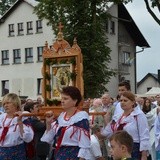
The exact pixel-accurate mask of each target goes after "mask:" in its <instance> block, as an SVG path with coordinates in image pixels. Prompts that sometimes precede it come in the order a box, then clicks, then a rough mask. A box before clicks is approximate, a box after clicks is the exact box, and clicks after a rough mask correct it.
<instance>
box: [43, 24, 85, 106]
mask: <svg viewBox="0 0 160 160" xmlns="http://www.w3.org/2000/svg"><path fill="white" fill-rule="evenodd" d="M58 28H59V32H58V35H57V38H56V41H55V42H54V43H53V44H52V45H51V46H49V45H48V43H47V42H46V44H45V47H44V51H43V55H42V56H43V67H42V75H43V82H42V96H43V98H44V105H45V107H53V106H57V105H60V99H61V97H60V91H61V89H62V87H64V86H70V85H71V86H76V87H78V88H79V90H80V92H81V94H82V96H83V95H84V88H83V58H82V53H81V49H80V47H79V46H78V44H77V40H76V38H74V40H73V45H72V46H70V44H69V43H68V42H67V41H66V40H65V39H64V38H63V32H62V28H63V26H62V25H61V23H59V26H58Z"/></svg>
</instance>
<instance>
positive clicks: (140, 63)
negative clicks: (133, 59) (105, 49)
mask: <svg viewBox="0 0 160 160" xmlns="http://www.w3.org/2000/svg"><path fill="white" fill-rule="evenodd" d="M126 8H127V10H128V12H129V13H130V15H131V16H132V18H133V20H134V21H135V23H136V24H137V26H138V28H139V29H140V31H141V33H142V34H143V36H144V37H145V39H146V40H147V42H148V43H149V45H150V46H151V48H147V49H145V50H144V52H141V53H138V54H137V81H139V80H141V79H142V78H143V77H144V76H145V75H147V74H148V73H155V74H157V73H158V69H160V26H159V25H158V24H157V23H156V22H155V21H154V20H153V18H152V17H151V15H150V14H149V13H148V11H147V9H146V7H145V3H144V0H133V2H132V3H129V4H127V5H126ZM157 15H159V17H160V13H159V12H157ZM137 50H141V48H137Z"/></svg>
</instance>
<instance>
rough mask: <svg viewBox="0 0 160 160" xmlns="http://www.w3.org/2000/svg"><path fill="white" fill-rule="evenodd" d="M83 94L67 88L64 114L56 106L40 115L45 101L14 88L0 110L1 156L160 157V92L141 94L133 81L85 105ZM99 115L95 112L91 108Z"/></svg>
mask: <svg viewBox="0 0 160 160" xmlns="http://www.w3.org/2000/svg"><path fill="white" fill-rule="evenodd" d="M81 101H82V96H81V93H80V91H79V89H78V88H76V87H73V86H67V87H64V88H62V91H61V106H62V108H63V109H64V112H62V113H61V114H60V115H59V116H58V117H55V114H54V112H53V111H47V112H46V113H45V120H43V121H42V120H41V119H40V118H39V117H36V116H32V117H24V116H23V113H38V111H39V109H40V107H42V106H43V102H42V99H41V98H37V100H36V101H33V100H32V99H27V101H25V102H23V104H21V100H20V98H19V96H18V95H16V94H15V93H8V94H7V95H5V96H4V98H3V100H2V106H3V110H1V114H0V159H2V160H3V159H4V160H5V159H6V160H158V158H159V156H160V113H159V112H160V94H159V95H157V96H156V97H149V96H148V97H137V96H136V95H135V94H134V93H132V92H131V90H130V84H129V83H128V82H126V81H125V82H121V83H119V85H118V94H117V97H116V98H112V97H111V96H110V94H109V92H108V93H104V94H103V95H102V96H101V97H95V98H94V99H87V100H86V101H84V103H83V105H85V106H86V105H87V106H88V107H89V114H88V113H87V112H86V111H82V110H80V108H81V107H80V108H79V104H80V102H81ZM95 112H96V113H99V114H91V113H95Z"/></svg>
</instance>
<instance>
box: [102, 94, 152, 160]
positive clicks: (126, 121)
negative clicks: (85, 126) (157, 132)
mask: <svg viewBox="0 0 160 160" xmlns="http://www.w3.org/2000/svg"><path fill="white" fill-rule="evenodd" d="M120 103H121V107H122V109H123V111H124V112H123V114H121V115H120V116H119V118H118V120H117V121H112V122H110V123H108V124H107V126H106V127H105V128H104V129H103V130H102V134H103V135H104V136H107V137H110V136H111V135H112V134H113V133H114V132H116V131H117V130H125V131H127V132H128V133H129V134H130V135H131V136H132V138H133V141H134V147H133V152H132V157H133V158H135V159H136V160H147V151H148V150H150V142H149V128H148V123H147V119H146V116H145V114H144V113H143V112H142V111H141V110H140V109H139V108H138V107H137V106H136V102H135V95H134V94H133V93H131V92H130V91H126V92H124V93H123V94H122V95H121V97H120Z"/></svg>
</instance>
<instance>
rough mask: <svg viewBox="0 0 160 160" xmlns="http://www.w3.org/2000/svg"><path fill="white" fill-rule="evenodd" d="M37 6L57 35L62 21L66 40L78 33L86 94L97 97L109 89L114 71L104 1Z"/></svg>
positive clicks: (51, 1) (57, 0)
mask: <svg viewBox="0 0 160 160" xmlns="http://www.w3.org/2000/svg"><path fill="white" fill-rule="evenodd" d="M39 2H40V3H39V4H38V6H37V7H36V8H35V13H37V14H38V15H39V18H41V19H43V18H45V19H47V20H48V24H50V25H52V28H53V30H54V31H55V33H56V34H57V25H58V22H59V21H61V22H62V23H63V24H64V26H65V28H64V34H65V39H66V40H67V41H69V42H70V44H71V43H72V41H73V38H74V36H73V35H75V36H76V37H77V41H78V45H79V46H80V47H81V49H82V53H83V65H84V92H85V95H84V96H85V97H91V98H93V97H97V96H100V95H101V94H102V93H103V92H105V91H106V90H107V88H106V87H105V85H106V84H107V83H108V82H109V80H110V78H111V76H113V74H114V73H113V72H112V71H110V69H109V68H108V63H110V61H111V57H110V49H109V48H108V47H107V43H108V41H107V38H106V35H105V34H106V32H105V25H104V24H105V21H106V18H107V14H106V10H105V8H106V6H107V3H106V2H105V0H104V1H103V0H80V1H77V0H63V1H61V0H40V1H39Z"/></svg>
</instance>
